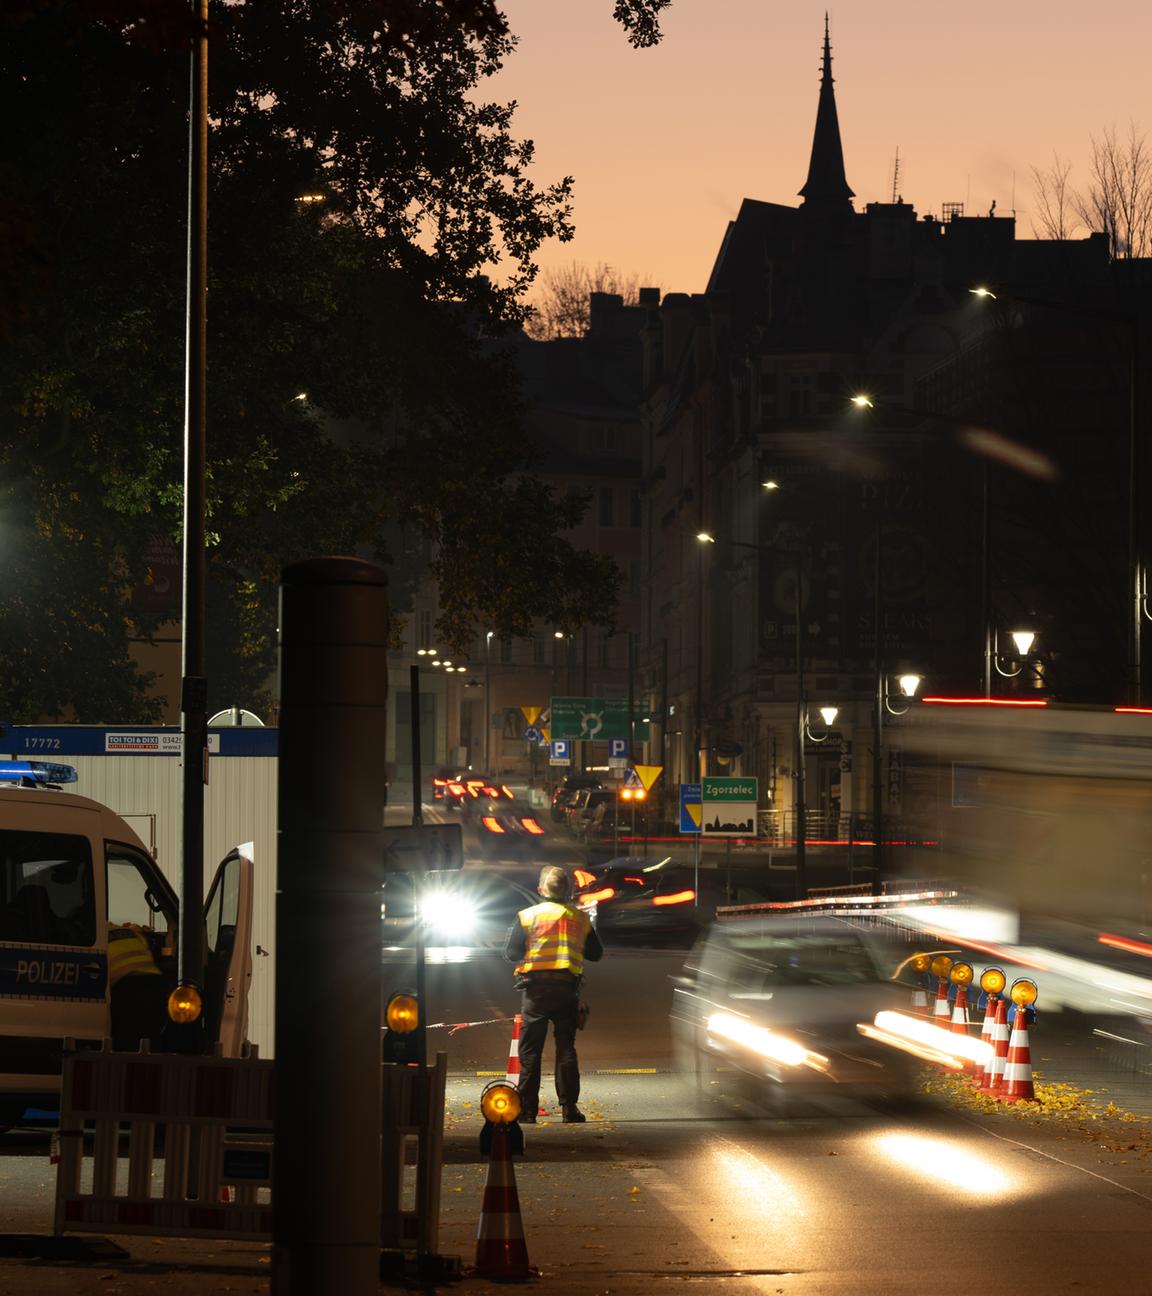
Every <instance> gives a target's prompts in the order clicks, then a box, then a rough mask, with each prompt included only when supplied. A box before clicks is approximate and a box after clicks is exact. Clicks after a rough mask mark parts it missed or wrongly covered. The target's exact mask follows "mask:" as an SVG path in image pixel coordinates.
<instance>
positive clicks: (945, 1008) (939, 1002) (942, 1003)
mask: <svg viewBox="0 0 1152 1296" xmlns="http://www.w3.org/2000/svg"><path fill="white" fill-rule="evenodd" d="M932 1025H933V1026H939V1027H940V1028H941V1030H951V1028H952V1009H951V1007H950V1006H949V1003H948V982H947V981H945V980H944V978H943V977H940V978H939V979H938V980H937V982H936V1002H935V1004H934V1005H933V1007H932Z"/></svg>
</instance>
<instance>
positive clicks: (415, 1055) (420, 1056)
mask: <svg viewBox="0 0 1152 1296" xmlns="http://www.w3.org/2000/svg"><path fill="white" fill-rule="evenodd" d="M384 1024H385V1030H384V1040H383V1046H382V1047H383V1058H384V1061H385V1062H399V1063H401V1064H402V1065H411V1066H422V1065H423V1063H424V1024H423V1022H421V1020H420V1004H419V1001H418V1000H417V998H416V996H415V995H414V994H413V993H412V992H411V991H410V990H398V991H397V992H396V993H395V994H394V995H392V996H391V998H390V999H389V1000H388V1006H387V1008H385V1010H384Z"/></svg>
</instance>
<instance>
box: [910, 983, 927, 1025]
mask: <svg viewBox="0 0 1152 1296" xmlns="http://www.w3.org/2000/svg"><path fill="white" fill-rule="evenodd" d="M912 1011H913V1012H914V1013H915V1014H916V1016H917V1017H927V1016H928V1011H929V1010H928V992H927V991H926V990H925V989H924V983H923V982H921V981H918V982H917V983H916V989H915V990H913V991H912Z"/></svg>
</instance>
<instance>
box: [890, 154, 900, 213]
mask: <svg viewBox="0 0 1152 1296" xmlns="http://www.w3.org/2000/svg"><path fill="white" fill-rule="evenodd" d="M899 195H900V145H899V144H897V145H896V161H895V162H893V163H892V202H893V203H895V202H896V199H897V198H898V197H899Z"/></svg>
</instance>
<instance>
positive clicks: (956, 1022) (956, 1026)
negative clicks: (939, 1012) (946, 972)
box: [949, 986, 968, 1035]
mask: <svg viewBox="0 0 1152 1296" xmlns="http://www.w3.org/2000/svg"><path fill="white" fill-rule="evenodd" d="M949 1029H950V1030H951V1032H952V1034H953V1035H967V1034H968V987H967V986H957V987H956V1004H955V1006H954V1007H953V1009H952V1024H951V1026H950V1027H949Z"/></svg>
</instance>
